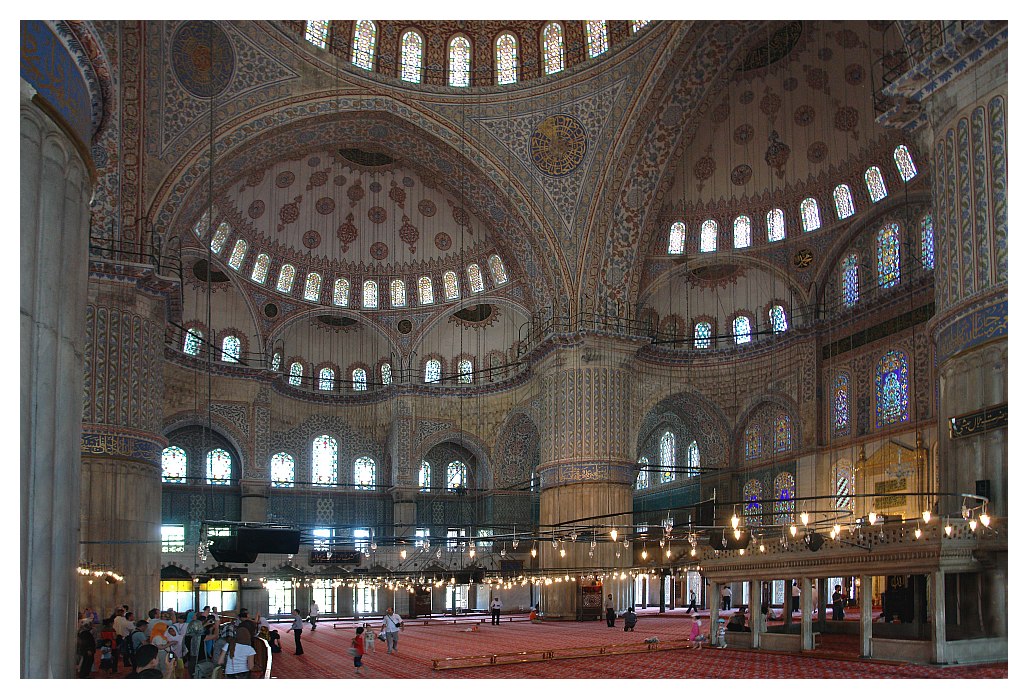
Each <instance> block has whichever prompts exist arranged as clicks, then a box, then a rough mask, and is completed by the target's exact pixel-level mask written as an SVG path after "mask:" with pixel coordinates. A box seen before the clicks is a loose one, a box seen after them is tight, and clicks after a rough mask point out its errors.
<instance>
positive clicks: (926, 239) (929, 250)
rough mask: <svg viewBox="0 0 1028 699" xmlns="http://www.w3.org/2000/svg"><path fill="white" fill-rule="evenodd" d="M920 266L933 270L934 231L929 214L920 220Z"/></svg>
mask: <svg viewBox="0 0 1028 699" xmlns="http://www.w3.org/2000/svg"><path fill="white" fill-rule="evenodd" d="M921 264H922V265H923V266H924V268H925V269H934V268H935V229H934V227H933V225H932V215H931V214H925V216H924V218H922V219H921Z"/></svg>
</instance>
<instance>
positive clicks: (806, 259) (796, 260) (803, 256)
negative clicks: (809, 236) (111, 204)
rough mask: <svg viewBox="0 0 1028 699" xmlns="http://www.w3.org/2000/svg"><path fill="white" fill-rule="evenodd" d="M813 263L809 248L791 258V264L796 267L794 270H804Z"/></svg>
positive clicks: (812, 254)
mask: <svg viewBox="0 0 1028 699" xmlns="http://www.w3.org/2000/svg"><path fill="white" fill-rule="evenodd" d="M813 261H814V253H813V252H811V250H810V248H803V249H802V250H800V251H799V252H797V253H796V254H795V255H793V257H792V263H793V264H794V265H795V266H796V269H806V268H807V267H809V266H810V263H811V262H813Z"/></svg>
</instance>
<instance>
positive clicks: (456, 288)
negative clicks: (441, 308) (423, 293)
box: [443, 271, 460, 301]
mask: <svg viewBox="0 0 1028 699" xmlns="http://www.w3.org/2000/svg"><path fill="white" fill-rule="evenodd" d="M443 293H445V294H446V300H447V301H453V300H454V299H459V298H460V285H459V284H458V283H457V273H456V272H453V271H450V272H446V273H445V274H443Z"/></svg>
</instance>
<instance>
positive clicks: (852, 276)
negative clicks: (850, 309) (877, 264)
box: [842, 252, 860, 306]
mask: <svg viewBox="0 0 1028 699" xmlns="http://www.w3.org/2000/svg"><path fill="white" fill-rule="evenodd" d="M858 271H859V266H858V265H857V253H855V252H854V253H850V254H849V255H847V256H846V258H845V259H844V260H843V261H842V302H843V303H844V304H846V305H847V306H853V305H855V304H856V303H857V301H859V300H860V279H859V275H858Z"/></svg>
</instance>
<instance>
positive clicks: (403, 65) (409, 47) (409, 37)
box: [400, 29, 425, 83]
mask: <svg viewBox="0 0 1028 699" xmlns="http://www.w3.org/2000/svg"><path fill="white" fill-rule="evenodd" d="M424 56H425V40H424V39H423V38H422V37H421V34H419V33H418V32H416V31H414V30H413V29H410V30H408V31H406V32H404V34H403V37H402V38H401V39H400V79H401V80H406V81H407V82H409V83H419V82H421V68H422V63H423V62H424Z"/></svg>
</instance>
